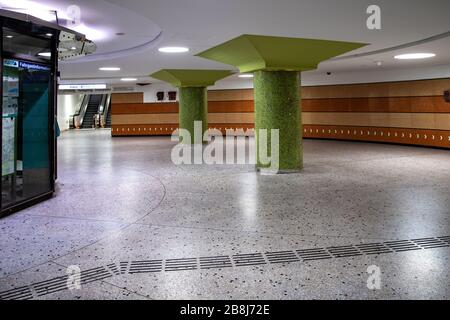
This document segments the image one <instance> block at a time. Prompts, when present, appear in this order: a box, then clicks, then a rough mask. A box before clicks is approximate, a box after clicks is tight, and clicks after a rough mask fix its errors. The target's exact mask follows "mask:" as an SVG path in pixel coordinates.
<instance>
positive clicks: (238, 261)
mask: <svg viewBox="0 0 450 320" xmlns="http://www.w3.org/2000/svg"><path fill="white" fill-rule="evenodd" d="M233 261H234V264H235V266H257V265H261V264H266V260H264V257H263V255H262V254H261V253H247V254H235V255H234V256H233Z"/></svg>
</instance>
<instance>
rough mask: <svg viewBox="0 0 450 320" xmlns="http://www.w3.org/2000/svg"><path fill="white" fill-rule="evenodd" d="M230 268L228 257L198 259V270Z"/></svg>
mask: <svg viewBox="0 0 450 320" xmlns="http://www.w3.org/2000/svg"><path fill="white" fill-rule="evenodd" d="M232 266H233V264H232V263H231V259H230V257H229V256H216V257H200V269H217V268H219V269H220V268H230V267H232Z"/></svg>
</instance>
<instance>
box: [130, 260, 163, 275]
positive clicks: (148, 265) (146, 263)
mask: <svg viewBox="0 0 450 320" xmlns="http://www.w3.org/2000/svg"><path fill="white" fill-rule="evenodd" d="M162 263H163V261H162V260H142V261H131V263H130V269H129V271H128V273H130V274H133V273H150V272H161V271H162Z"/></svg>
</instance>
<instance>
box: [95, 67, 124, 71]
mask: <svg viewBox="0 0 450 320" xmlns="http://www.w3.org/2000/svg"><path fill="white" fill-rule="evenodd" d="M98 70H100V71H120V68H118V67H101V68H98Z"/></svg>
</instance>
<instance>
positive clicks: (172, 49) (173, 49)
mask: <svg viewBox="0 0 450 320" xmlns="http://www.w3.org/2000/svg"><path fill="white" fill-rule="evenodd" d="M158 51H159V52H164V53H183V52H188V51H189V48H185V47H162V48H159V49H158Z"/></svg>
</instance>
